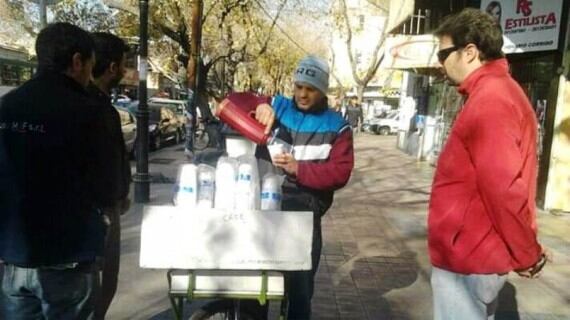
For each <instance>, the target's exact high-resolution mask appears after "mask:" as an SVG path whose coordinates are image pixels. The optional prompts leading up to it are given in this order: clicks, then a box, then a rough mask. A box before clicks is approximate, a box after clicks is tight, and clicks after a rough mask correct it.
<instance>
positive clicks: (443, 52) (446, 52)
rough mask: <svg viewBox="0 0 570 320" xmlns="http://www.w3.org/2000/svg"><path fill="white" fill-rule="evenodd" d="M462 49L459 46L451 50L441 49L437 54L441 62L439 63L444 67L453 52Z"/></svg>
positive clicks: (450, 48)
mask: <svg viewBox="0 0 570 320" xmlns="http://www.w3.org/2000/svg"><path fill="white" fill-rule="evenodd" d="M459 49H460V48H459V47H457V46H453V47H449V48H445V49H441V50H439V51H438V52H437V59H438V60H439V63H441V64H442V65H443V63H444V62H445V60H447V57H449V55H450V54H451V53H452V52H453V51H457V50H459Z"/></svg>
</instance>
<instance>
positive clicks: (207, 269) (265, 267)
mask: <svg viewBox="0 0 570 320" xmlns="http://www.w3.org/2000/svg"><path fill="white" fill-rule="evenodd" d="M312 238H313V213H312V212H305V211H302V212H297V211H252V210H244V211H226V210H217V209H195V208H191V209H183V208H179V207H173V206H147V207H145V209H144V215H143V222H142V228H141V254H140V266H141V267H142V268H152V269H185V270H180V271H178V270H173V271H172V272H171V276H172V277H171V288H170V289H171V293H176V292H178V293H184V292H186V291H187V289H188V285H189V281H190V279H189V275H188V271H187V270H192V272H193V274H194V276H195V279H194V280H195V281H193V287H194V293H195V294H201V293H204V294H208V293H214V292H216V293H218V294H222V295H223V294H225V293H227V294H240V293H241V294H249V293H259V292H260V291H261V290H262V281H263V279H262V278H263V277H262V271H267V272H265V274H266V275H267V287H266V289H267V291H266V292H267V294H268V295H282V294H283V291H284V289H283V276H282V275H281V273H279V272H272V271H297V270H310V269H311V265H312V261H311V246H312Z"/></svg>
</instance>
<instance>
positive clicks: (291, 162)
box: [273, 153, 299, 177]
mask: <svg viewBox="0 0 570 320" xmlns="http://www.w3.org/2000/svg"><path fill="white" fill-rule="evenodd" d="M273 164H274V165H275V166H276V167H278V168H281V169H283V170H285V172H286V173H287V174H288V175H290V176H294V177H296V176H297V170H298V169H299V164H298V163H297V160H295V157H293V155H292V154H291V153H282V154H278V155H276V156H274V157H273Z"/></svg>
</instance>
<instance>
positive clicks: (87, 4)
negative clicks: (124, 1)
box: [52, 0, 117, 32]
mask: <svg viewBox="0 0 570 320" xmlns="http://www.w3.org/2000/svg"><path fill="white" fill-rule="evenodd" d="M52 12H53V15H54V20H55V21H58V22H69V23H73V24H75V25H76V26H78V27H80V28H83V29H85V30H88V31H91V32H98V31H101V32H109V31H111V30H114V29H116V28H117V21H116V19H114V15H115V14H116V12H113V10H111V9H109V8H108V7H107V6H105V5H103V3H102V2H97V1H76V0H63V1H62V2H60V3H58V4H57V5H55V6H53V8H52Z"/></svg>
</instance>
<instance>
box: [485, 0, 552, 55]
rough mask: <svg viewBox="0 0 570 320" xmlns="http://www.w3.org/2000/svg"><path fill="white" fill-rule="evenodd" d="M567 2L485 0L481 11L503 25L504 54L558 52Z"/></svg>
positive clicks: (550, 0) (549, 0) (548, 0)
mask: <svg viewBox="0 0 570 320" xmlns="http://www.w3.org/2000/svg"><path fill="white" fill-rule="evenodd" d="M562 2H563V0H481V10H483V11H486V12H488V13H489V14H490V15H491V16H493V17H494V18H495V19H496V20H497V21H498V22H499V24H500V25H501V29H502V31H503V40H504V42H505V43H504V45H503V51H504V52H505V53H523V52H533V51H547V50H556V49H557V48H558V36H559V34H560V25H561V20H562Z"/></svg>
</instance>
